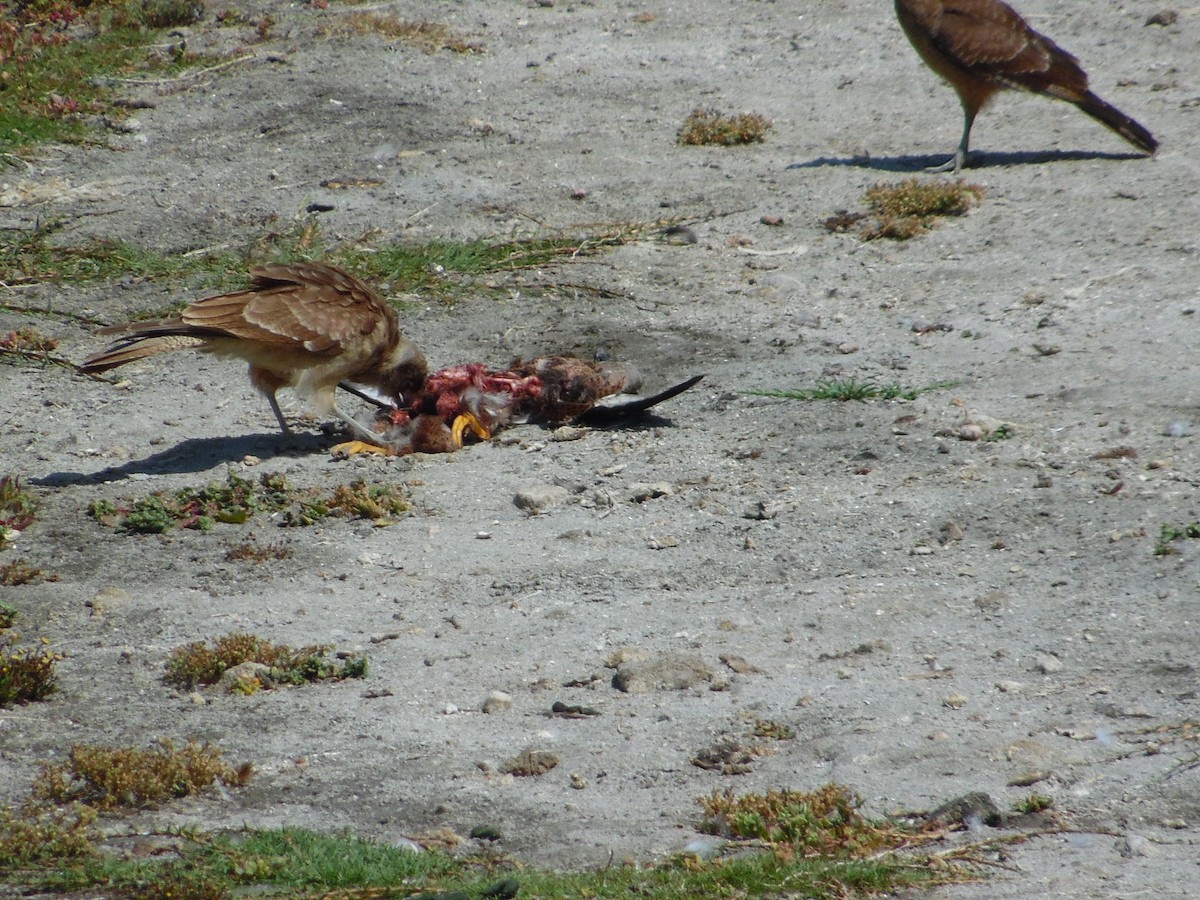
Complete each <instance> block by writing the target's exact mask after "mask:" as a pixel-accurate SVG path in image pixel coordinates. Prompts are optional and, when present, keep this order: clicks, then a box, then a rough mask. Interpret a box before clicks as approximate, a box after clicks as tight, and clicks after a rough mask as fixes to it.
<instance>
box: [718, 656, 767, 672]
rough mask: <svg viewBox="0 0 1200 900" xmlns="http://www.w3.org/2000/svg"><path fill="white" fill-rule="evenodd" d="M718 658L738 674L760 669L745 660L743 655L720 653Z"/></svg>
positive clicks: (759, 670)
mask: <svg viewBox="0 0 1200 900" xmlns="http://www.w3.org/2000/svg"><path fill="white" fill-rule="evenodd" d="M720 659H721V662H723V663H725V665H727V666H729V668H730V669H732V670H733V671H735V672H737V673H738V674H739V675H748V674H750V673H751V672H761V671H762V669H760V668H759V667H758V666H755V665H752V664H751V663H749V662H747V661H746V658H745V657H742V656H735V655H734V654H732V653H722V654H721V657H720Z"/></svg>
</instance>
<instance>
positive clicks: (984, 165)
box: [787, 150, 1146, 172]
mask: <svg viewBox="0 0 1200 900" xmlns="http://www.w3.org/2000/svg"><path fill="white" fill-rule="evenodd" d="M949 156H950V154H947V153H943V154H941V155H939V156H911V155H910V156H847V157H835V156H821V157H818V158H817V159H810V160H808V161H807V162H798V163H792V164H791V165H789V166H788V167H787V168H789V169H822V168H825V167H826V166H849V167H853V168H856V169H876V170H878V171H880V172H924V171H925V170H927V169H931V168H933V167H934V166H940V165H941V164H942V163H944V162H945V161H946V160H947V159H949ZM1145 158H1146V154H1144V153H1105V152H1103V151H1098V150H1020V151H1015V152H1010V153H996V152H990V151H989V152H987V153H980V152H977V151H972V152H971V153H970V155H969V156H968V157H967V162H966V165H964V166H963V169H964V170H966V169H988V168H993V167H1002V166H1030V165H1040V164H1042V163H1055V162H1081V161H1086V160H1095V159H1109V160H1127V159H1145Z"/></svg>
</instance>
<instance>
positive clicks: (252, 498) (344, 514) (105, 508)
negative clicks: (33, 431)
mask: <svg viewBox="0 0 1200 900" xmlns="http://www.w3.org/2000/svg"><path fill="white" fill-rule="evenodd" d="M407 510H408V496H407V492H406V491H405V489H404V487H403V486H402V485H396V484H368V483H367V482H365V481H362V480H358V481H352V482H350V483H349V484H343V485H339V486H338V487H336V488H334V489H333V491H332V493H329V494H326V493H324V492H323V489H321V488H294V487H292V486H291V485H290V484H289V483H288V480H287V479H286V478H285V477H284V476H283V475H280V474H272V473H263V475H261V476H260V477H259V479H258V481H257V482H256V481H253V480H251V479H249V478H243V477H241V476H240V475H238V474H237V473H236V472H232V471H231V472H229V474H228V475H227V476H226V479H225V482H224V483H222V482H219V481H213V482H210V483H209V484H207V485H206V486H204V487H202V488H199V489H197V488H180V489H179V490H177V491H155V492H154V493H153V494H150V495H149V496H147V497H142V498H140V499H137V500H131V501H126V502H123V503H114V502H112V501H111V500H93V501H92V502H91V504H90V505H89V506H88V515H90V516H91V517H92V518H93V519H95V520H96V521H97V522H100V523H101V524H102V525H107V526H109V527H111V528H116V529H117V530H118V531H122V532H125V533H126V534H166V533H167V532H169V531H172V530H174V529H176V528H190V529H195V530H198V531H210V530H212V529H213V528H214V527H215V526H216V525H217V523H224V524H230V525H240V524H244V523H245V522H248V521H249V520H250V519H251V518H253V517H254V516H255V515H256V514H258V513H260V512H264V513H280V514H281V515H280V517H279V524H281V525H286V526H304V525H313V524H315V523H317V522H320V521H321V520H323V519H326V518H329V517H334V518H344V519H372V520H374V521H376V522H377V523H378V524H381V525H383V524H388V523H389V522H391V521H392V520H394V518H395V517H396V516H398V515H401V514H403V513H404V512H406V511H407Z"/></svg>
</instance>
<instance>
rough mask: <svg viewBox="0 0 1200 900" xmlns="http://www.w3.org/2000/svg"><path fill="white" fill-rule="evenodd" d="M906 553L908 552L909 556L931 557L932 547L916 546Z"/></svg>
mask: <svg viewBox="0 0 1200 900" xmlns="http://www.w3.org/2000/svg"><path fill="white" fill-rule="evenodd" d="M908 552H909V555H911V556H932V555H933V548H932V547H927V546H925V545H924V544H921V545H919V546H917V547H913V548H912V549H911V550H910V551H908Z"/></svg>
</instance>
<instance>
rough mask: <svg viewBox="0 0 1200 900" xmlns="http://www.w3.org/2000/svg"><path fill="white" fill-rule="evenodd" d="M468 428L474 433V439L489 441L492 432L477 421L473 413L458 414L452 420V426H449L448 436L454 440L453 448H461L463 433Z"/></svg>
mask: <svg viewBox="0 0 1200 900" xmlns="http://www.w3.org/2000/svg"><path fill="white" fill-rule="evenodd" d="M468 428H470V429H471V431H472V432H474V434H475V437H477V438H479V439H480V440H481V441H486V440H489V439H490V438H491V436H492V432H491V431H490V430H489V429H488V427H487V426H486V425H484V424H483V423H482V422H480V421H479V418H478V417H477V416H476V415H475V414H474V413H469V412H464V413H459V414H458V415H457V416H455V418H454V424H453V425H452V426H450V434H451V436H452V437H453V438H454V446H455V447H461V446H462V445H463V440H462V439H463V433H464V432H466V430H467V429H468Z"/></svg>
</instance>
